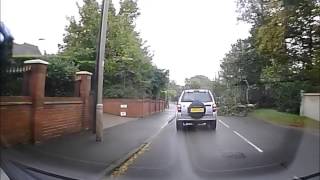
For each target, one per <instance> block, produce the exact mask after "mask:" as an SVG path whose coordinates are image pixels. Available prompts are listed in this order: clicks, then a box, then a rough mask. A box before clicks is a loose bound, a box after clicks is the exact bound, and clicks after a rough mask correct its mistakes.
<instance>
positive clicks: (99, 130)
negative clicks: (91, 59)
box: [95, 0, 109, 142]
mask: <svg viewBox="0 0 320 180" xmlns="http://www.w3.org/2000/svg"><path fill="white" fill-rule="evenodd" d="M102 6H103V9H102V13H101V23H100V34H99V46H98V47H99V48H98V53H97V54H98V58H97V62H96V63H97V64H96V78H95V80H96V81H97V82H96V83H97V85H96V89H95V91H96V116H95V117H96V119H95V121H96V124H95V126H96V127H95V129H96V141H98V142H101V141H102V140H103V123H102V116H103V103H102V90H103V72H104V58H105V48H106V36H107V20H108V8H109V0H103V3H102Z"/></svg>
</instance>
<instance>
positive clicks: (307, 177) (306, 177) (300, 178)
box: [293, 172, 320, 180]
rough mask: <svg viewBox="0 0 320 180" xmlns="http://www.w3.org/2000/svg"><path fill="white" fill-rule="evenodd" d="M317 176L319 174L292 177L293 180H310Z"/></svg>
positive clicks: (319, 174) (319, 173)
mask: <svg viewBox="0 0 320 180" xmlns="http://www.w3.org/2000/svg"><path fill="white" fill-rule="evenodd" d="M317 176H320V172H317V173H314V174H310V175H308V176H301V177H294V178H293V180H307V179H311V178H314V177H317Z"/></svg>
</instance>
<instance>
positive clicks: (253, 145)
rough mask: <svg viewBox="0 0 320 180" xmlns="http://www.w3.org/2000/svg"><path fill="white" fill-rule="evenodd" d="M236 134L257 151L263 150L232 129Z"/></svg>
mask: <svg viewBox="0 0 320 180" xmlns="http://www.w3.org/2000/svg"><path fill="white" fill-rule="evenodd" d="M233 132H234V133H235V134H236V135H238V136H239V137H240V138H241V139H243V140H244V141H245V142H247V143H248V144H250V145H251V146H252V147H254V148H255V149H256V150H257V151H259V152H261V153H262V152H263V150H262V149H260V148H259V147H258V146H256V145H255V144H253V143H252V142H250V141H249V140H248V139H247V138H245V137H243V136H242V135H241V134H240V133H238V132H237V131H233Z"/></svg>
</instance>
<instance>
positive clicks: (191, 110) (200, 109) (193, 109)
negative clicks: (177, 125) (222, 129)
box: [190, 108, 204, 113]
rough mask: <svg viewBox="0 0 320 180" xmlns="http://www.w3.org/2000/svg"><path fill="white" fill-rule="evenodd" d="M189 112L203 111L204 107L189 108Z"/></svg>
mask: <svg viewBox="0 0 320 180" xmlns="http://www.w3.org/2000/svg"><path fill="white" fill-rule="evenodd" d="M190 112H192V113H201V112H204V108H191V109H190Z"/></svg>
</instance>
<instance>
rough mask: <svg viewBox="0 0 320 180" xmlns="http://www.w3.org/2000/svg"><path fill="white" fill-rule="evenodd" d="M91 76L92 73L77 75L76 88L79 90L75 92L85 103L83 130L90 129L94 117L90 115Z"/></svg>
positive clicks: (85, 72)
mask: <svg viewBox="0 0 320 180" xmlns="http://www.w3.org/2000/svg"><path fill="white" fill-rule="evenodd" d="M91 76H92V73H90V72H88V71H80V72H77V73H76V84H77V85H76V86H77V87H79V90H75V91H76V92H78V93H79V96H80V97H81V99H82V101H83V109H82V122H81V125H82V129H89V128H90V125H91V123H90V120H91V119H92V116H91V114H90V108H91V107H90V90H91Z"/></svg>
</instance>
